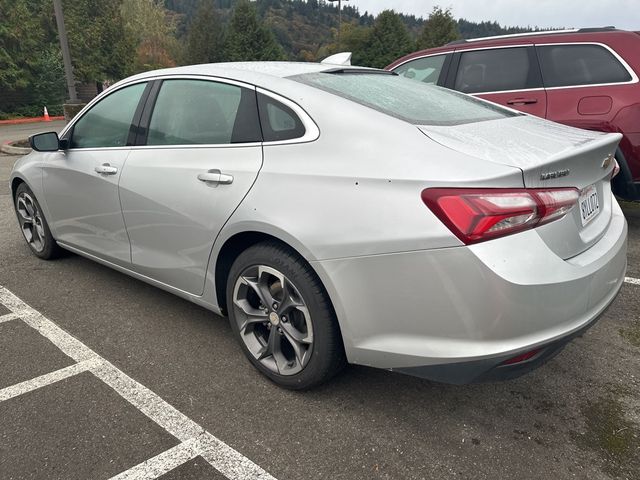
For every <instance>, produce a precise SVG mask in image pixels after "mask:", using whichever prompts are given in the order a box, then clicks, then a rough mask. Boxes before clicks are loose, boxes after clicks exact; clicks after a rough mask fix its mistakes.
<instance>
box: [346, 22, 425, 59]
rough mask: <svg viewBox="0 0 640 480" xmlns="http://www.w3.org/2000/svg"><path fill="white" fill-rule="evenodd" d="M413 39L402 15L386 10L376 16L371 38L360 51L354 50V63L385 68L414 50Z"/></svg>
mask: <svg viewBox="0 0 640 480" xmlns="http://www.w3.org/2000/svg"><path fill="white" fill-rule="evenodd" d="M413 45H414V44H413V41H412V40H411V36H410V35H409V31H408V30H407V27H406V26H405V24H404V23H403V22H402V19H401V18H400V16H399V15H398V14H397V13H395V12H394V11H393V10H385V11H383V12H382V13H380V15H378V18H376V21H375V23H374V24H373V28H372V29H371V32H370V34H369V38H368V39H367V41H366V43H365V44H364V46H363V48H362V50H361V51H360V52H354V58H353V60H354V62H353V63H354V64H356V65H365V66H369V67H377V68H384V67H386V66H387V65H389V64H390V63H391V62H393V61H394V60H395V59H397V58H398V57H401V56H403V55H406V54H407V53H410V52H411V51H412V50H413Z"/></svg>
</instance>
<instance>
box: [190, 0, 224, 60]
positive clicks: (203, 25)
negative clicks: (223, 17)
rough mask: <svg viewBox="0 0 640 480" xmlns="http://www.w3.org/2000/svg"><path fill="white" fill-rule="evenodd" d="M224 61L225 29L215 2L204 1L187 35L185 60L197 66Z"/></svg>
mask: <svg viewBox="0 0 640 480" xmlns="http://www.w3.org/2000/svg"><path fill="white" fill-rule="evenodd" d="M224 59H225V56H224V28H223V26H222V23H221V22H220V17H219V16H218V13H217V12H216V9H215V7H214V5H213V0H203V2H202V3H201V5H200V8H199V9H198V12H197V13H196V16H195V18H194V20H193V23H192V24H191V27H190V28H189V31H188V34H187V47H186V53H185V60H186V62H187V63H189V64H196V63H214V62H222V61H224Z"/></svg>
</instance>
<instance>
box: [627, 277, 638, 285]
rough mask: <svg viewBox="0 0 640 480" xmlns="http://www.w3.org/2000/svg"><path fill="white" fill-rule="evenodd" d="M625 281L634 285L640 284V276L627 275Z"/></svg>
mask: <svg viewBox="0 0 640 480" xmlns="http://www.w3.org/2000/svg"><path fill="white" fill-rule="evenodd" d="M624 281H625V282H626V283H631V284H632V285H640V278H633V277H625V279H624Z"/></svg>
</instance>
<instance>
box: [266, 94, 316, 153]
mask: <svg viewBox="0 0 640 480" xmlns="http://www.w3.org/2000/svg"><path fill="white" fill-rule="evenodd" d="M256 92H258V93H261V94H263V95H266V96H267V97H269V98H271V99H273V100H275V101H277V102H280V103H282V104H283V105H285V106H287V107H289V108H290V109H291V110H293V113H295V114H296V115H297V116H298V118H299V119H300V121H301V122H302V125H303V126H304V130H305V133H304V135H303V136H301V137H298V138H291V139H288V140H272V141H268V142H262V144H263V145H264V146H271V145H290V144H294V143H308V142H313V141H315V140H317V139H318V138H319V137H320V129H319V128H318V125H316V122H314V121H313V119H312V118H311V117H310V116H309V114H308V113H307V112H306V111H305V110H304V109H303V108H302V107H301V106H300V105H298V104H297V103H295V102H294V101H292V100H289V99H288V98H286V97H283V96H282V95H279V94H277V93H275V92H272V91H270V90H266V89H264V88H261V87H256Z"/></svg>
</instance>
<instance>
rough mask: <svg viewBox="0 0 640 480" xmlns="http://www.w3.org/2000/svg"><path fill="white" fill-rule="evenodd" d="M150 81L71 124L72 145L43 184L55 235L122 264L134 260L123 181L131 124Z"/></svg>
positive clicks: (54, 160) (54, 159)
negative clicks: (123, 207) (121, 189)
mask: <svg viewBox="0 0 640 480" xmlns="http://www.w3.org/2000/svg"><path fill="white" fill-rule="evenodd" d="M145 86H146V83H138V84H135V85H132V86H128V87H125V88H122V89H119V90H117V91H114V92H113V93H111V94H110V95H107V96H106V97H104V98H103V99H102V100H100V101H99V102H98V103H96V104H95V105H94V106H93V107H92V108H91V109H90V110H89V111H87V112H86V113H85V114H83V116H82V118H80V119H79V120H78V121H77V122H76V123H75V124H74V125H73V127H72V130H71V131H70V134H68V135H66V136H65V138H67V139H68V140H69V148H68V149H66V150H64V151H60V152H57V153H55V154H52V155H51V156H50V157H49V159H48V160H47V162H46V163H45V165H44V167H43V187H44V193H45V198H46V202H47V206H48V209H49V214H50V217H51V218H50V224H51V229H52V231H53V233H54V236H55V238H56V240H58V241H59V242H62V243H64V244H67V245H70V246H72V247H75V248H78V249H80V250H82V251H85V252H88V253H91V254H93V255H96V256H98V257H100V258H103V259H105V260H108V261H111V262H114V263H116V264H119V265H125V266H128V265H130V261H131V253H130V248H129V239H128V238H127V232H126V229H125V226H124V221H123V217H122V210H121V208H120V199H119V196H118V182H119V180H120V176H121V174H122V169H123V168H124V165H125V162H126V159H127V156H128V155H129V152H130V147H129V146H127V143H128V139H129V132H130V129H131V123H132V120H133V117H134V114H135V112H136V109H137V108H138V104H139V103H140V99H141V98H142V94H143V92H144V90H145Z"/></svg>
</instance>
